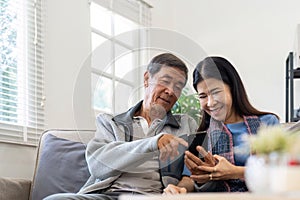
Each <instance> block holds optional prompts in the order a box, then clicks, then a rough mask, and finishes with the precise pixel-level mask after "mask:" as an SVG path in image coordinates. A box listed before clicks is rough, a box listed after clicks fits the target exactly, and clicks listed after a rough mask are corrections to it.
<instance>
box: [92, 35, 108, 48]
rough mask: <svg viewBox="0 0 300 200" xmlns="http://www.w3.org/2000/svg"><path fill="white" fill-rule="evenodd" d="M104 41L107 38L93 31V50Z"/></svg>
mask: <svg viewBox="0 0 300 200" xmlns="http://www.w3.org/2000/svg"><path fill="white" fill-rule="evenodd" d="M104 41H106V38H104V37H102V36H101V35H98V34H96V33H92V51H94V50H95V49H96V48H97V47H99V46H100V45H101V44H102V43H103V42H104Z"/></svg>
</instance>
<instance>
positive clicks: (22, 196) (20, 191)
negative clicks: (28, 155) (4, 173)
mask: <svg viewBox="0 0 300 200" xmlns="http://www.w3.org/2000/svg"><path fill="white" fill-rule="evenodd" d="M30 187H31V181H30V180H25V179H12V178H0V188H1V192H0V199H18V200H28V199H29V195H30Z"/></svg>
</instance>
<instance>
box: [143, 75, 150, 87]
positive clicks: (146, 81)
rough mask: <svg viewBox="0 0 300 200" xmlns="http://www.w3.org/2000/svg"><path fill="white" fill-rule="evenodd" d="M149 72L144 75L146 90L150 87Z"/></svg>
mask: <svg viewBox="0 0 300 200" xmlns="http://www.w3.org/2000/svg"><path fill="white" fill-rule="evenodd" d="M149 76H150V75H149V72H148V71H146V72H145V73H144V87H145V88H146V87H148V85H149Z"/></svg>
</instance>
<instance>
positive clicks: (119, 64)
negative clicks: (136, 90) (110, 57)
mask: <svg viewBox="0 0 300 200" xmlns="http://www.w3.org/2000/svg"><path fill="white" fill-rule="evenodd" d="M115 50H116V61H115V66H116V72H115V74H116V76H118V77H120V78H124V79H126V80H129V81H132V80H133V78H134V74H132V73H133V72H132V70H133V68H134V67H135V66H134V65H135V64H134V58H133V53H131V51H130V50H129V49H126V48H124V47H122V46H120V45H116V49H115Z"/></svg>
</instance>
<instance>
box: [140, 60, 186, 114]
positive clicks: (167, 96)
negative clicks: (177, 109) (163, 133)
mask: <svg viewBox="0 0 300 200" xmlns="http://www.w3.org/2000/svg"><path fill="white" fill-rule="evenodd" d="M185 82H186V77H185V73H184V72H183V71H181V70H180V69H178V68H175V67H169V66H162V68H161V69H160V71H159V72H157V73H156V74H154V75H153V76H152V77H151V75H150V74H149V72H146V73H145V75H144V86H145V99H144V101H145V103H146V104H145V105H146V107H147V108H151V109H152V108H156V109H157V108H159V109H162V108H163V109H164V112H168V111H170V110H171V108H172V107H173V105H174V104H175V102H176V101H177V99H178V98H179V96H180V95H181V91H182V89H183V87H184V85H185ZM151 109H150V110H151Z"/></svg>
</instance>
